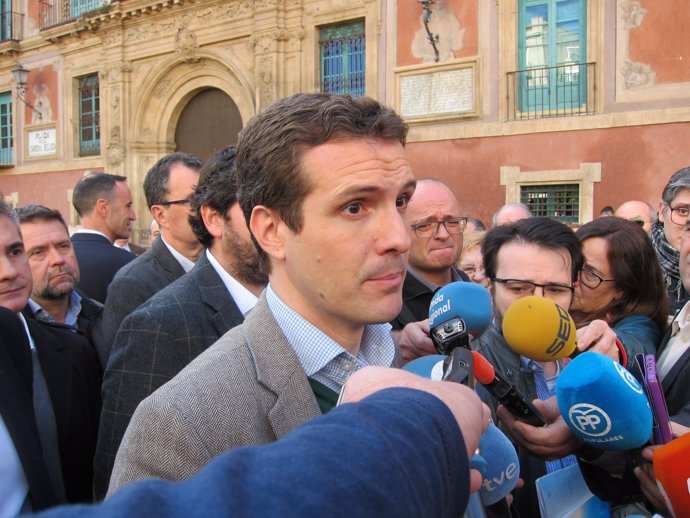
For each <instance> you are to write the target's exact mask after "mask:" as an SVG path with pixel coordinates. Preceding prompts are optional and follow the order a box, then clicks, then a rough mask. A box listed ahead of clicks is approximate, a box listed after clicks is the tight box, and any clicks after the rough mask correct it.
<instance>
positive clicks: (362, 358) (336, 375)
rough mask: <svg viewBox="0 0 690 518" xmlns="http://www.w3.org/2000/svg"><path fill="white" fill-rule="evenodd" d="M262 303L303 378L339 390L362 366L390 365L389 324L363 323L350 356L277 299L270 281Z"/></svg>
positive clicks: (393, 346) (391, 362)
mask: <svg viewBox="0 0 690 518" xmlns="http://www.w3.org/2000/svg"><path fill="white" fill-rule="evenodd" d="M266 302H267V303H268V307H269V309H270V310H271V313H273V317H274V318H275V319H276V321H277V322H278V326H280V329H281V330H282V331H283V333H284V334H285V337H286V338H287V341H288V343H289V344H290V345H291V346H292V348H293V349H294V351H295V354H297V359H298V360H299V362H300V364H301V365H302V368H303V369H304V372H305V373H306V374H307V377H309V378H312V379H314V380H316V381H318V382H319V383H322V384H323V385H325V386H327V387H328V388H330V389H331V390H334V391H335V392H340V389H341V388H342V387H343V384H344V383H345V380H347V378H348V376H350V374H352V373H353V372H355V371H356V370H358V369H361V368H362V367H366V366H367V365H379V366H383V367H390V366H391V365H392V364H393V358H394V356H395V344H394V343H393V339H392V338H391V333H390V331H391V326H390V324H369V325H367V326H365V327H364V334H363V335H362V342H361V344H360V346H359V353H358V354H357V356H353V355H352V354H350V353H349V352H347V351H346V350H345V349H343V347H342V346H340V345H338V344H337V343H336V342H335V341H334V340H333V339H332V338H330V337H328V336H326V335H325V334H324V333H323V332H322V331H320V330H319V329H318V328H317V327H316V326H314V325H312V324H310V323H309V322H307V320H305V319H304V318H302V316H300V315H299V314H298V313H297V312H296V311H294V310H293V309H292V308H290V307H289V306H287V304H285V303H284V302H283V301H282V300H280V298H279V297H278V295H276V294H275V292H274V291H273V290H272V289H271V285H270V284H269V285H268V287H267V288H266Z"/></svg>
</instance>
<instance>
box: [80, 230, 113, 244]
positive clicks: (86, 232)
mask: <svg viewBox="0 0 690 518" xmlns="http://www.w3.org/2000/svg"><path fill="white" fill-rule="evenodd" d="M74 234H96V235H97V236H103V237H104V238H106V239H107V240H108V241H110V238H109V237H108V236H106V235H105V234H104V233H103V232H99V231H98V230H94V229H92V228H80V229H79V230H75V231H74V232H73V233H72V235H74ZM110 242H111V243H112V241H110Z"/></svg>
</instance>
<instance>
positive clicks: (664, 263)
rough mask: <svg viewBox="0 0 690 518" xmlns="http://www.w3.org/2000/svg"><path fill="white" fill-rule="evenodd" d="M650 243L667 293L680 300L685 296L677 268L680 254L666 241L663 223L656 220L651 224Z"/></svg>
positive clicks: (677, 300)
mask: <svg viewBox="0 0 690 518" xmlns="http://www.w3.org/2000/svg"><path fill="white" fill-rule="evenodd" d="M652 243H653V244H654V250H656V256H657V257H658V259H659V264H660V265H661V271H662V272H663V274H664V281H665V282H666V290H667V291H668V293H669V294H671V293H673V294H674V296H675V299H676V300H675V302H682V301H683V299H684V298H685V289H684V288H683V283H682V282H681V280H680V272H679V270H678V263H679V261H680V254H679V253H678V250H676V249H675V248H673V247H672V246H671V244H670V243H669V242H668V241H666V236H665V235H664V224H663V223H662V222H661V221H657V222H656V223H654V224H653V225H652Z"/></svg>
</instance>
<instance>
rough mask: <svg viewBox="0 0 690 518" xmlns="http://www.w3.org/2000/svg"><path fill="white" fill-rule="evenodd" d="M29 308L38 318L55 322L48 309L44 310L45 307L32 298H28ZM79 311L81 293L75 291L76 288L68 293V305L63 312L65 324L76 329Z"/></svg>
mask: <svg viewBox="0 0 690 518" xmlns="http://www.w3.org/2000/svg"><path fill="white" fill-rule="evenodd" d="M29 308H30V309H31V313H33V314H34V315H35V316H36V318H38V319H39V320H45V321H46V322H55V319H54V318H53V317H52V316H51V314H50V313H48V311H46V310H45V308H44V307H43V306H41V305H40V304H39V303H38V302H36V301H35V300H34V299H29ZM79 313H81V295H79V293H77V290H72V291H70V293H69V306H68V307H67V313H65V322H64V323H65V325H67V326H70V327H73V328H75V329H77V328H78V327H79V324H78V322H77V319H78V318H79Z"/></svg>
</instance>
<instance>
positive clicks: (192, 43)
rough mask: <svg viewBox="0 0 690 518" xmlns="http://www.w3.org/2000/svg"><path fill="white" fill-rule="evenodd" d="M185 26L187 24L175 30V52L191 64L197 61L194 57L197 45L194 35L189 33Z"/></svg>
mask: <svg viewBox="0 0 690 518" xmlns="http://www.w3.org/2000/svg"><path fill="white" fill-rule="evenodd" d="M187 25H188V23H185V24H184V25H182V26H181V27H180V28H178V29H177V34H175V52H177V53H178V54H179V55H180V56H182V57H183V58H184V60H185V62H187V63H191V62H195V61H198V60H199V58H197V57H196V55H195V54H196V49H198V48H199V44H198V43H197V41H196V34H194V32H192V31H190V30H189V28H188V26H187Z"/></svg>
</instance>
